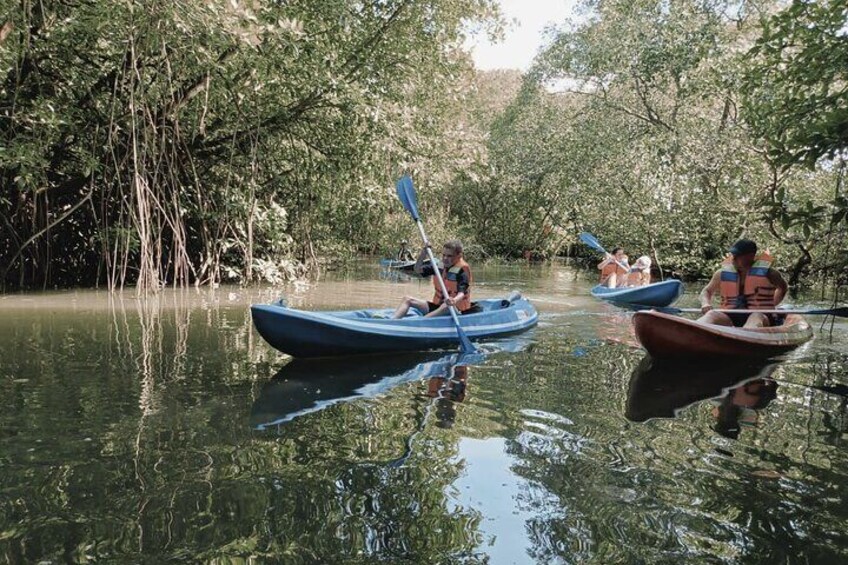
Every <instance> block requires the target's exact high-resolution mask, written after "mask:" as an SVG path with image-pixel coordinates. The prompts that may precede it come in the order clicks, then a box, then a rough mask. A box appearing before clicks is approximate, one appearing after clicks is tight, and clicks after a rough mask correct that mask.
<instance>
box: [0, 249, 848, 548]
mask: <svg viewBox="0 0 848 565" xmlns="http://www.w3.org/2000/svg"><path fill="white" fill-rule="evenodd" d="M373 264H374V265H375V266H373V267H372V266H371V265H372V263H368V264H362V265H359V266H357V267H355V268H352V269H350V270H347V271H343V272H335V273H328V274H325V275H324V276H322V277H321V278H320V279H318V280H317V281H310V282H302V283H298V284H292V285H288V286H286V287H282V288H276V289H271V288H262V289H239V288H225V287H221V288H218V289H214V290H211V289H202V290H199V291H195V290H193V289H192V290H187V291H173V290H171V291H166V292H163V293H161V294H160V295H159V296H157V297H155V298H153V299H147V300H141V299H138V298H136V297H135V296H134V294H132V293H131V292H129V293H124V294H119V295H109V294H108V293H105V292H94V291H90V292H61V293H46V294H29V295H6V296H2V297H0V408H2V409H0V562H10V563H38V562H48V563H66V562H116V563H138V562H148V563H164V562H169V561H182V562H215V563H241V562H255V563H374V562H385V563H461V562H468V563H484V562H488V563H604V564H606V563H684V562H685V563H720V562H721V563H724V562H727V563H838V562H846V561H848V502H846V497H845V492H846V488H848V480H846V479H848V451H846V446H848V398H846V392H848V324H846V323H844V322H842V323H836V324H835V326H834V328H833V333H832V335H833V337H832V339H831V338H829V337H828V331H827V330H828V329H829V324H828V328H826V329H825V331H820V330H819V325H818V323H820V322H821V320H812V319H811V321H813V322H816V326H815V328H816V334H817V335H816V339H815V340H814V341H813V342H811V343H810V344H807V345H805V346H804V347H802V348H801V349H800V350H798V351H796V352H795V353H793V354H792V355H790V356H789V357H788V358H787V359H785V360H783V362H780V363H773V364H758V365H750V366H741V367H740V366H718V367H705V366H703V364H698V365H694V366H693V365H691V364H690V365H685V364H679V365H676V366H671V367H656V366H651V363H650V361H649V360H648V359H645V358H644V357H645V355H644V353H643V352H642V351H641V350H640V349H639V348H638V345H636V344H635V341H634V338H633V335H632V330H631V329H630V322H629V316H628V315H627V314H625V313H623V312H621V311H618V310H616V309H615V308H613V307H610V306H607V305H605V304H601V303H597V302H595V301H593V300H592V299H591V298H590V297H589V296H588V291H589V288H590V287H591V282H590V281H589V280H588V279H586V278H585V276H584V275H583V274H580V273H578V272H576V271H574V270H572V269H570V268H568V267H565V266H540V267H529V266H497V265H496V266H489V267H486V268H478V269H476V270H475V276H476V280H477V285H476V291H477V293H476V296H477V297H488V296H498V295H501V294H503V293H504V292H505V291H508V290H511V289H513V288H517V289H520V290H522V291H523V292H524V293H525V295H527V296H529V297H530V298H531V299H532V300H533V301H534V303H535V304H536V307H537V308H538V310H539V312H540V324H539V326H538V327H537V328H536V329H535V330H533V331H531V332H530V333H528V334H525V335H523V336H521V337H519V338H515V339H511V340H505V341H502V342H498V343H494V344H488V345H487V346H486V347H485V348H484V355H482V356H481V357H479V358H477V359H476V360H474V361H473V363H472V364H471V365H470V366H467V367H462V366H460V365H457V358H456V355H454V353H455V352H452V351H444V352H435V353H433V352H430V353H422V354H413V355H409V354H406V355H403V356H378V357H363V358H346V359H341V360H334V361H309V362H306V361H295V362H291V360H290V359H289V358H287V357H286V356H284V355H282V354H280V353H277V352H276V351H274V350H273V349H271V348H270V347H269V346H267V345H266V344H265V343H264V342H263V341H262V339H261V337H260V336H259V335H258V334H257V333H256V332H255V331H254V330H253V328H252V326H251V321H250V314H249V309H248V308H249V305H250V304H251V303H253V302H269V301H271V300H273V299H275V298H277V297H279V296H281V295H285V296H286V297H287V298H288V299H289V302H290V304H291V305H292V306H296V307H302V308H310V309H311V308H314V309H337V308H361V307H366V306H381V307H382V306H392V305H394V304H396V303H397V301H398V300H399V299H400V298H401V297H402V296H403V295H404V294H413V295H419V296H426V295H427V294H429V293H430V287H429V286H428V283H427V282H421V281H418V280H407V279H400V280H398V279H397V278H396V277H390V276H387V275H386V273H381V272H380V271H379V268H378V267H377V266H376V262H373ZM693 292H697V289H695V288H691V289H689V293H690V294H688V295H687V296H686V297H684V299H683V300H682V302H681V304H682V305H692V304H694V298H693V296H692V294H691V293H693ZM797 303H798V304H802V305H811V304H817V303H816V302H815V301H814V300H812V299H810V300H803V299H800V300H798V301H797ZM446 376H447V377H448V378H447V379H446V378H445V377H446Z"/></svg>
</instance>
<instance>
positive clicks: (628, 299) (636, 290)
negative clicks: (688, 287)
mask: <svg viewBox="0 0 848 565" xmlns="http://www.w3.org/2000/svg"><path fill="white" fill-rule="evenodd" d="M682 294H683V283H682V282H680V281H678V280H675V279H669V280H667V281H662V282H656V283H652V284H648V285H645V286H635V287H629V288H609V287H606V286H602V285H598V286H596V287H595V288H593V289H592V296H594V297H595V298H600V299H601V300H606V301H607V302H612V303H613V304H617V305H619V306H627V307H630V306H654V307H656V306H668V305H670V304H672V303H673V302H674V301H675V300H677V299H678V298H679V297H680V296H681V295H682Z"/></svg>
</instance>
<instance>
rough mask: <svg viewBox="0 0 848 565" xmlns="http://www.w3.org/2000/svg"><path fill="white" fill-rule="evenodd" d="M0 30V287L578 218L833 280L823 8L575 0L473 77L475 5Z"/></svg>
mask: <svg viewBox="0 0 848 565" xmlns="http://www.w3.org/2000/svg"><path fill="white" fill-rule="evenodd" d="M7 13H9V14H10V16H9V19H7V20H6V21H4V22H0V65H2V72H3V77H2V80H3V83H2V90H0V105H2V116H3V119H2V121H1V122H0V135H2V138H0V139H2V141H0V179H2V183H3V185H2V186H3V188H2V192H0V284H2V285H3V287H4V288H5V289H7V290H9V289H16V288H33V287H36V288H39V287H51V288H52V287H55V286H77V285H104V286H108V287H111V288H114V287H120V286H124V285H137V286H138V287H139V288H140V289H155V288H159V287H161V286H163V285H167V284H174V285H181V284H205V283H210V282H220V281H239V282H245V283H249V282H252V281H257V280H268V281H272V282H273V281H279V280H282V279H285V278H290V277H292V276H296V275H298V274H301V273H303V272H304V271H305V270H306V269H309V268H310V267H312V266H314V265H316V264H317V263H318V262H319V261H320V260H322V259H326V258H333V257H339V256H344V255H348V254H353V253H362V252H366V253H375V252H383V253H386V252H389V251H390V250H391V248H392V247H393V246H394V244H395V243H396V242H397V241H398V240H399V239H401V238H408V239H412V238H413V237H414V236H415V232H414V228H413V227H412V226H410V224H409V221H408V219H407V218H406V217H405V215H404V214H403V212H402V210H401V208H400V206H399V205H398V204H397V202H396V200H395V198H394V196H393V189H392V186H393V181H394V179H395V178H397V176H399V174H401V173H402V172H411V173H412V174H413V175H414V176H415V179H416V183H417V185H418V187H419V189H420V196H421V200H422V202H421V204H422V208H423V213H424V214H425V216H426V221H427V223H428V227H429V229H430V232H431V237H433V239H434V240H441V239H442V238H443V237H445V236H447V235H448V234H451V235H459V236H460V237H462V238H464V239H465V240H466V241H467V242H468V243H469V249H470V250H471V251H472V253H474V254H475V255H477V256H478V257H482V256H490V255H495V256H501V257H526V256H533V257H551V256H554V255H557V254H567V253H574V252H583V253H587V254H588V253H589V252H588V250H581V249H579V248H574V247H572V246H573V244H574V243H575V242H576V234H577V233H578V232H579V231H582V230H588V231H592V232H593V233H595V234H597V235H599V236H601V238H602V239H603V241H604V242H609V244H610V245H615V244H620V245H623V246H625V247H626V248H627V249H628V250H630V251H631V254H643V253H645V254H650V255H651V256H652V257H653V258H654V259H655V263H656V264H657V265H659V266H660V267H661V268H662V269H663V273H664V274H674V275H677V276H685V277H697V276H703V275H704V274H706V273H708V272H710V271H711V270H713V269H714V268H715V267H716V265H717V263H718V262H719V261H720V259H721V257H722V256H723V254H724V250H725V249H726V248H727V246H728V245H729V243H730V242H731V241H732V240H734V239H736V238H737V237H739V236H743V235H744V236H748V237H751V238H754V239H756V240H757V241H759V242H761V244H763V245H764V246H768V247H770V248H771V249H772V251H773V252H774V253H775V254H776V255H777V257H778V262H779V264H780V266H781V268H783V269H785V270H786V271H787V272H788V273H789V275H790V278H791V280H792V282H793V283H794V284H801V283H805V282H819V283H826V284H828V285H831V284H837V285H839V284H842V285H844V284H848V280H846V279H848V249H846V248H848V244H846V241H848V221H846V220H848V196H846V188H845V176H846V161H845V160H846V153H845V152H846V149H848V92H846V88H848V77H846V74H847V73H848V70H846V67H845V65H844V61H845V60H846V59H848V11H846V8H845V6H844V3H843V2H839V1H837V0H825V1H821V2H816V3H808V2H802V1H799V0H796V1H794V2H792V3H786V2H774V1H769V0H763V1H757V2H747V1H746V2H741V3H740V2H724V1H721V0H709V1H704V0H684V1H682V2H671V3H669V2H665V1H657V0H636V1H635V2H634V1H630V0H627V1H625V0H612V1H605V2H597V1H595V0H588V1H586V2H584V3H583V4H582V6H581V12H580V14H579V17H578V18H577V19H576V20H575V21H573V22H563V23H562V24H561V25H559V26H558V27H556V28H555V29H552V30H550V32H549V36H548V43H547V46H546V47H545V48H544V49H543V51H542V52H540V54H539V56H538V57H537V59H536V61H535V62H534V65H533V67H532V68H531V69H530V71H528V72H527V73H525V74H524V75H521V74H519V73H517V72H510V71H494V72H475V71H474V70H473V66H472V63H471V61H470V58H469V56H468V54H467V53H466V52H465V51H464V50H463V42H464V40H465V38H466V37H467V35H468V33H469V31H470V30H472V29H476V30H482V31H480V32H481V33H493V34H496V33H498V30H499V25H500V22H499V19H498V14H497V10H496V5H495V3H494V2H492V1H491V0H427V1H424V2H421V1H413V0H389V1H386V2H380V3H353V2H346V1H344V0H336V1H332V2H312V1H308V0H295V1H293V2H287V3H285V4H272V3H261V2H240V1H230V0H227V1H209V2H203V3H170V2H158V1H153V2H145V3H132V2H129V3H124V4H115V3H112V2H99V1H97V2H89V3H84V4H77V3H68V2H65V1H60V0H57V1H49V0H47V1H45V2H40V3H31V2H29V1H28V0H22V1H21V2H16V3H14V5H13V9H12V10H11V11H8V12H7Z"/></svg>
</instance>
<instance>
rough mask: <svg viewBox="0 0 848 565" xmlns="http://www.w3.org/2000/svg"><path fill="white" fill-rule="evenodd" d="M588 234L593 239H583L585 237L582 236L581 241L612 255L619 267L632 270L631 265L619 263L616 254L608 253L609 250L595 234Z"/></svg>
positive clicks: (628, 270)
mask: <svg viewBox="0 0 848 565" xmlns="http://www.w3.org/2000/svg"><path fill="white" fill-rule="evenodd" d="M586 235H588V236H591V238H592V239H591V240H588V239H583V238H581V241H582V242H583V243H585V244H586V245H588V246H589V247H594V248H595V250H597V251H600V252H601V253H604V254H606V255H609V256H610V257H611V258H612V259H613V260H614V261H615V264H616V265H618V266H619V267H621V268H622V269H624V270H625V271H627V272H628V273H629V272H630V267H629V266H627V265H625V264H624V263H619V262H618V259H616V258H615V256H614V255H612V254H610V253H608V252H607V250H606V249H604V246H603V245H601V243H600V242H599V241H598V239H597V238H596V237H595V236H593V235H592V234H586Z"/></svg>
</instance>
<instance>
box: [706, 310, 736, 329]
mask: <svg viewBox="0 0 848 565" xmlns="http://www.w3.org/2000/svg"><path fill="white" fill-rule="evenodd" d="M697 321H698V322H700V323H702V324H715V325H716V326H732V325H733V320H731V319H730V316H728V315H727V314H725V313H724V312H716V311H715V310H710V311H709V312H707V313H706V314H704V315H703V316H701V317H700V318H698V320H697Z"/></svg>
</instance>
